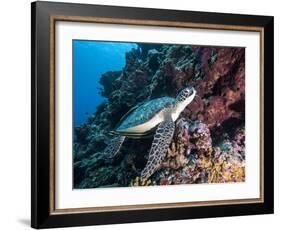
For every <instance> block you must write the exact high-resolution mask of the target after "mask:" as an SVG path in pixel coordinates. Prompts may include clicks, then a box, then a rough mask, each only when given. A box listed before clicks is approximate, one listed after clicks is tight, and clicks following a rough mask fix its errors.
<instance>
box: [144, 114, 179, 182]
mask: <svg viewBox="0 0 281 230" xmlns="http://www.w3.org/2000/svg"><path fill="white" fill-rule="evenodd" d="M174 130H175V124H174V122H173V120H172V118H171V117H169V118H168V119H166V120H164V121H163V122H161V123H160V124H159V126H158V128H157V130H156V133H155V135H154V139H153V142H152V146H151V149H150V152H149V156H148V161H147V163H146V166H145V168H144V169H143V170H142V172H141V178H143V179H144V178H149V177H150V176H151V175H152V174H153V173H154V172H155V171H156V170H157V169H158V168H159V167H160V166H161V163H162V162H163V160H164V158H165V156H166V153H167V151H168V148H169V145H170V143H171V140H172V138H173V135H174Z"/></svg>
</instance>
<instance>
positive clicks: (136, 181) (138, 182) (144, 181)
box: [129, 177, 151, 187]
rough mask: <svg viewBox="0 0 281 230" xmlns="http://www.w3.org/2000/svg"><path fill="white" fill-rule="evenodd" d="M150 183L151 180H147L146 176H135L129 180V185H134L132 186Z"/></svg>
mask: <svg viewBox="0 0 281 230" xmlns="http://www.w3.org/2000/svg"><path fill="white" fill-rule="evenodd" d="M149 185H151V180H148V179H146V178H144V179H142V178H140V177H136V178H135V179H133V180H131V182H130V184H129V186H130V187H134V186H149Z"/></svg>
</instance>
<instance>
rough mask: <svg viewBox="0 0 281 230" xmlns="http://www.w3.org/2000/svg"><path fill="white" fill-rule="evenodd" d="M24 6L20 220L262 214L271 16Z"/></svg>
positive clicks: (88, 221)
mask: <svg viewBox="0 0 281 230" xmlns="http://www.w3.org/2000/svg"><path fill="white" fill-rule="evenodd" d="M31 9H32V15H31V17H32V36H31V37H32V50H31V53H32V194H31V196H32V213H31V219H32V221H31V222H32V227H34V228H48V227H66V226H83V225H97V224H112V223H130V222H144V221H158V220H176V219H186V218H205V217H220V216H232V215H250V214H268V213H273V17H271V16H254V15H236V14H222V13H207V12H191V11H175V10H160V9H146V8H130V7H114V6H101V5H86V4H67V3H54V2H53V3H50V2H34V3H32V5H31Z"/></svg>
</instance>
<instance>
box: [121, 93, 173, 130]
mask: <svg viewBox="0 0 281 230" xmlns="http://www.w3.org/2000/svg"><path fill="white" fill-rule="evenodd" d="M174 101H175V99H174V98H171V97H161V98H156V99H153V100H150V101H148V102H146V103H144V104H142V105H141V106H139V107H138V108H136V109H135V110H134V111H133V112H132V113H131V114H129V115H128V116H127V117H126V118H125V119H124V121H123V122H122V123H121V124H120V125H119V127H118V128H117V130H116V131H121V130H126V129H128V128H131V127H134V126H137V125H141V124H143V123H145V122H147V121H149V120H150V119H151V118H152V117H153V116H154V115H155V114H156V113H158V112H160V111H161V110H162V109H163V108H166V107H167V106H168V105H171V104H172V103H174Z"/></svg>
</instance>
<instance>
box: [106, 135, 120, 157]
mask: <svg viewBox="0 0 281 230" xmlns="http://www.w3.org/2000/svg"><path fill="white" fill-rule="evenodd" d="M124 140H125V137H124V136H117V137H114V138H113V139H111V141H110V142H109V144H108V145H107V146H106V148H105V150H104V154H105V156H106V157H108V158H113V157H114V156H115V155H116V154H117V153H118V152H119V150H120V148H121V146H122V144H123V142H124Z"/></svg>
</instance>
